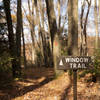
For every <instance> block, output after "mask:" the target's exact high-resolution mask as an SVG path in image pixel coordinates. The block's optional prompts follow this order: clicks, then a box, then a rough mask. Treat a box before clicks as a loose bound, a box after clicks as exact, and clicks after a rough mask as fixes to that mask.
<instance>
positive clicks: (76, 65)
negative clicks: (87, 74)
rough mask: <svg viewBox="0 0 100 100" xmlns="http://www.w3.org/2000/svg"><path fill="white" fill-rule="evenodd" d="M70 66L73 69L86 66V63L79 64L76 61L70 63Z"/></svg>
mask: <svg viewBox="0 0 100 100" xmlns="http://www.w3.org/2000/svg"><path fill="white" fill-rule="evenodd" d="M70 68H71V69H72V68H73V69H74V68H84V69H85V68H86V65H85V64H84V63H78V64H76V63H70Z"/></svg>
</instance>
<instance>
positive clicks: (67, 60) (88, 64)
mask: <svg viewBox="0 0 100 100" xmlns="http://www.w3.org/2000/svg"><path fill="white" fill-rule="evenodd" d="M91 68H93V60H92V58H91V57H90V56H76V57H72V56H71V57H59V58H58V61H57V69H59V70H66V69H91Z"/></svg>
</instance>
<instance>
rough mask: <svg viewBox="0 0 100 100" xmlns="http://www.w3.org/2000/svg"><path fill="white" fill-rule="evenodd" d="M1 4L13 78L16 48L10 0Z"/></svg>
mask: <svg viewBox="0 0 100 100" xmlns="http://www.w3.org/2000/svg"><path fill="white" fill-rule="evenodd" d="M3 3H4V9H5V14H6V20H7V27H8V39H9V50H10V54H11V57H12V58H13V59H12V71H13V77H16V74H17V72H18V70H17V66H16V48H15V41H14V33H13V25H12V18H11V11H10V0H3Z"/></svg>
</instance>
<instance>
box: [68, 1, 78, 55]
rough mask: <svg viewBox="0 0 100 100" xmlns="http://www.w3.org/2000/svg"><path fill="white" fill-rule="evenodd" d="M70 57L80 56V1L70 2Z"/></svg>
mask: <svg viewBox="0 0 100 100" xmlns="http://www.w3.org/2000/svg"><path fill="white" fill-rule="evenodd" d="M68 55H76V56H77V55H78V0H69V1H68Z"/></svg>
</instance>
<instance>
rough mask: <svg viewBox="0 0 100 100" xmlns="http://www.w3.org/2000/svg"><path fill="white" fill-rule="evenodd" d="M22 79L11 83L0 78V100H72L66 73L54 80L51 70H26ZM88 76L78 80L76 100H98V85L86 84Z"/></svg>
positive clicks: (99, 91) (99, 89)
mask: <svg viewBox="0 0 100 100" xmlns="http://www.w3.org/2000/svg"><path fill="white" fill-rule="evenodd" d="M23 76H24V77H23V78H22V79H20V80H17V79H16V80H13V81H11V80H12V79H11V76H10V75H6V76H5V77H4V76H3V75H2V76H0V100H73V87H72V85H73V84H72V83H73V82H72V81H70V77H69V75H68V73H67V72H65V73H64V74H62V75H61V76H59V77H58V78H54V71H53V69H52V68H44V67H42V68H34V67H33V68H28V69H27V70H25V71H24V75H23ZM88 78H89V75H87V76H85V77H84V78H81V79H78V82H77V85H78V86H77V91H78V93H77V94H78V99H77V100H100V83H94V82H86V79H88Z"/></svg>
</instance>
